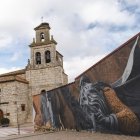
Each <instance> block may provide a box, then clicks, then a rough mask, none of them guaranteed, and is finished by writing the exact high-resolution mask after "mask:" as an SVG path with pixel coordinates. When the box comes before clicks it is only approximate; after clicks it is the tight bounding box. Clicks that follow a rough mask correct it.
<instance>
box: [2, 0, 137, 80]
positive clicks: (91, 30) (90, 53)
mask: <svg viewBox="0 0 140 140" xmlns="http://www.w3.org/2000/svg"><path fill="white" fill-rule="evenodd" d="M139 15H140V2H139V0H133V1H132V0H107V1H105V0H77V1H75V0H70V1H66V0H36V1H35V0H2V1H1V5H0V60H1V61H0V73H4V72H9V71H13V70H17V69H21V68H24V67H25V66H26V64H27V60H28V58H30V49H29V47H28V45H29V44H30V43H31V42H32V38H33V37H34V36H35V34H34V30H33V28H34V27H36V26H37V25H39V24H40V23H41V17H42V16H43V17H44V22H48V23H49V24H50V26H51V34H53V35H54V38H55V40H56V41H57V42H58V45H57V50H58V51H59V52H60V53H62V54H63V56H64V68H65V72H66V73H67V74H68V75H69V81H73V79H74V78H75V77H76V76H78V75H79V74H81V73H82V72H83V71H84V70H86V69H87V68H89V67H90V66H92V65H93V64H94V63H96V62H97V61H99V60H100V59H101V58H103V57H104V56H105V55H106V54H108V53H110V52H111V51H112V50H114V49H115V48H117V47H118V46H119V45H121V44H123V43H124V42H125V41H127V40H128V39H129V38H131V37H132V36H134V35H135V34H136V33H138V32H139V31H140V24H139V22H140V16H139Z"/></svg>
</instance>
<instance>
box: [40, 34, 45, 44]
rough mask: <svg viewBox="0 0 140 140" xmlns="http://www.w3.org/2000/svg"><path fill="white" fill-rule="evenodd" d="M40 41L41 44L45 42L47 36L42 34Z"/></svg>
mask: <svg viewBox="0 0 140 140" xmlns="http://www.w3.org/2000/svg"><path fill="white" fill-rule="evenodd" d="M40 40H41V42H44V41H45V35H44V33H41V34H40Z"/></svg>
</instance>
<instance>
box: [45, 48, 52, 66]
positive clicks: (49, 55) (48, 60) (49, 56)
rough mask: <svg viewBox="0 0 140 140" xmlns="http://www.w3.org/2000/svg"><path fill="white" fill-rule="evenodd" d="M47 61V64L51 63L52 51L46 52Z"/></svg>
mask: <svg viewBox="0 0 140 140" xmlns="http://www.w3.org/2000/svg"><path fill="white" fill-rule="evenodd" d="M45 61H46V63H50V62H51V53H50V51H46V52H45Z"/></svg>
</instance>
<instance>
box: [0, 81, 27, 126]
mask: <svg viewBox="0 0 140 140" xmlns="http://www.w3.org/2000/svg"><path fill="white" fill-rule="evenodd" d="M0 88H1V97H0V99H1V103H2V102H9V104H7V105H5V104H4V105H0V108H1V109H2V110H3V112H4V114H5V117H7V118H9V119H10V125H16V124H17V117H18V118H19V123H24V122H26V120H27V118H28V115H30V114H29V105H28V104H29V99H28V84H25V83H20V82H18V81H12V82H6V83H1V84H0ZM22 104H23V105H25V111H22V110H21V105H22ZM19 116H20V117H19Z"/></svg>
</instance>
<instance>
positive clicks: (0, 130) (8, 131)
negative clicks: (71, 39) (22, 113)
mask: <svg viewBox="0 0 140 140" xmlns="http://www.w3.org/2000/svg"><path fill="white" fill-rule="evenodd" d="M18 132H20V134H21V135H23V134H31V133H33V132H34V129H33V126H32V125H25V126H20V131H18V128H16V127H0V140H2V138H4V137H7V136H13V135H18Z"/></svg>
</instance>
